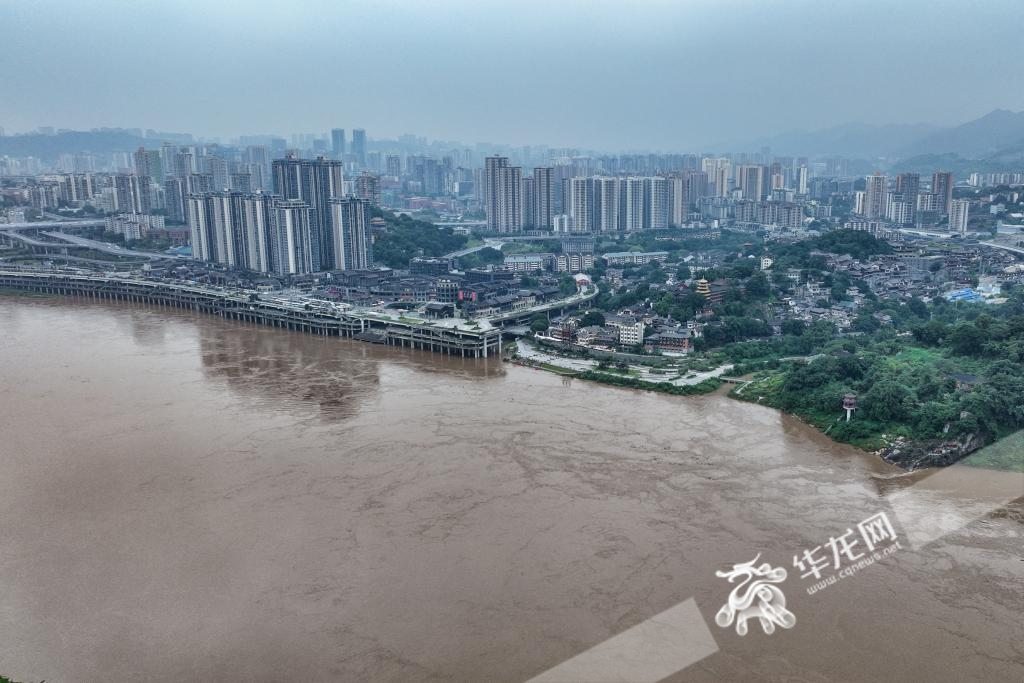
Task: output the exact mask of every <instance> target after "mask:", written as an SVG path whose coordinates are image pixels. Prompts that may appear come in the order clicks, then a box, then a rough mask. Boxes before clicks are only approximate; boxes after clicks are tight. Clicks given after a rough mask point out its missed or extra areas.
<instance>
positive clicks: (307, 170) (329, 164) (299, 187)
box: [274, 155, 344, 270]
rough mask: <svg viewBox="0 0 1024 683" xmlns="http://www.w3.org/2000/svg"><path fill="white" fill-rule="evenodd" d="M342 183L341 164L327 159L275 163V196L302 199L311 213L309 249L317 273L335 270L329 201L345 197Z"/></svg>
mask: <svg viewBox="0 0 1024 683" xmlns="http://www.w3.org/2000/svg"><path fill="white" fill-rule="evenodd" d="M343 181H344V175H343V172H342V164H341V162H340V161H336V160H333V159H326V158H324V157H317V158H316V159H299V158H298V157H297V156H296V155H289V156H287V157H285V158H284V159H275V160H274V194H277V195H280V196H281V197H283V198H284V199H301V200H302V201H303V202H305V203H306V204H308V205H309V207H310V209H311V210H312V216H311V220H310V231H311V233H312V240H311V242H310V246H311V248H312V250H313V253H312V260H313V263H314V270H317V269H325V270H326V269H329V268H333V267H334V263H335V256H334V246H333V245H334V242H333V239H332V236H331V235H332V223H331V221H332V220H333V218H332V213H331V209H330V204H329V202H330V200H331V199H333V198H335V197H341V196H343V195H344V191H343V188H344V185H343Z"/></svg>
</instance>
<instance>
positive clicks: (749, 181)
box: [736, 164, 768, 202]
mask: <svg viewBox="0 0 1024 683" xmlns="http://www.w3.org/2000/svg"><path fill="white" fill-rule="evenodd" d="M736 187H738V188H739V189H740V191H741V192H742V193H743V198H744V199H749V200H751V201H754V202H759V201H762V200H763V199H764V198H765V195H766V194H767V189H768V174H767V169H766V168H765V167H764V166H761V165H754V164H746V165H742V166H737V167H736Z"/></svg>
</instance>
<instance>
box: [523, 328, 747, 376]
mask: <svg viewBox="0 0 1024 683" xmlns="http://www.w3.org/2000/svg"><path fill="white" fill-rule="evenodd" d="M516 350H517V351H518V353H519V355H520V356H521V357H523V358H526V359H529V360H532V361H536V362H538V363H546V364H548V365H554V366H556V367H559V368H564V369H566V370H573V371H575V372H586V371H588V370H596V369H597V363H598V361H596V360H591V359H587V358H569V357H567V356H559V355H556V354H553V353H548V352H546V351H541V350H539V349H537V348H535V347H533V346H532V345H530V344H529V343H528V342H526V341H524V340H522V339H518V340H516ZM732 368H733V366H732V364H727V365H721V366H719V367H717V368H715V369H714V370H708V371H706V372H697V373H687V376H684V377H680V378H678V379H673V380H669V379H667V377H669V376H670V375H657V374H653V373H652V372H651V368H649V367H647V366H645V365H630V366H629V369H630V371H631V372H632V373H635V374H631V375H630V376H631V377H633V378H634V379H638V380H640V381H642V382H651V383H652V384H657V383H662V382H667V383H669V384H674V385H676V386H693V385H694V384H700V383H701V382H703V381H704V380H706V379H711V378H713V377H721V376H722V375H724V374H725V373H727V372H728V371H729V370H732ZM668 372H672V371H671V370H670V371H668ZM610 374H611V373H610ZM689 375H692V377H691V376H689Z"/></svg>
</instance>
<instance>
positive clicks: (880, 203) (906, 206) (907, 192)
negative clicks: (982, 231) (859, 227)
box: [853, 171, 968, 233]
mask: <svg viewBox="0 0 1024 683" xmlns="http://www.w3.org/2000/svg"><path fill="white" fill-rule="evenodd" d="M953 185H954V180H953V174H952V173H950V172H949V171H936V172H935V173H933V174H932V179H931V185H930V186H928V188H925V187H923V186H922V183H921V176H920V174H918V173H901V174H899V175H897V176H896V177H895V179H894V180H893V181H892V182H890V179H889V178H888V177H887V176H884V175H882V174H881V173H874V174H873V175H869V176H868V177H867V178H865V182H864V190H863V191H858V192H855V193H854V206H853V212H854V213H855V214H858V215H860V216H863V217H864V218H867V219H869V220H872V219H874V220H884V221H888V222H889V223H892V224H895V225H903V226H910V225H913V226H918V227H925V226H932V225H936V224H938V223H940V222H941V221H942V220H943V219H944V218H947V219H948V222H949V229H950V231H951V232H960V233H962V232H966V230H967V207H968V202H967V201H966V200H957V199H953Z"/></svg>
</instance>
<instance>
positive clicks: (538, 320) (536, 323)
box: [530, 313, 548, 332]
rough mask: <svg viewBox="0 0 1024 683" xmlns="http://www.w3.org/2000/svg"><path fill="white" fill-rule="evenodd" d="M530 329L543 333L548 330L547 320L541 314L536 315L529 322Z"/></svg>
mask: <svg viewBox="0 0 1024 683" xmlns="http://www.w3.org/2000/svg"><path fill="white" fill-rule="evenodd" d="M530 329H531V330H533V331H534V332H544V331H545V330H547V329H548V318H547V316H546V315H544V314H543V313H538V314H537V315H535V316H533V320H531V321H530Z"/></svg>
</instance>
